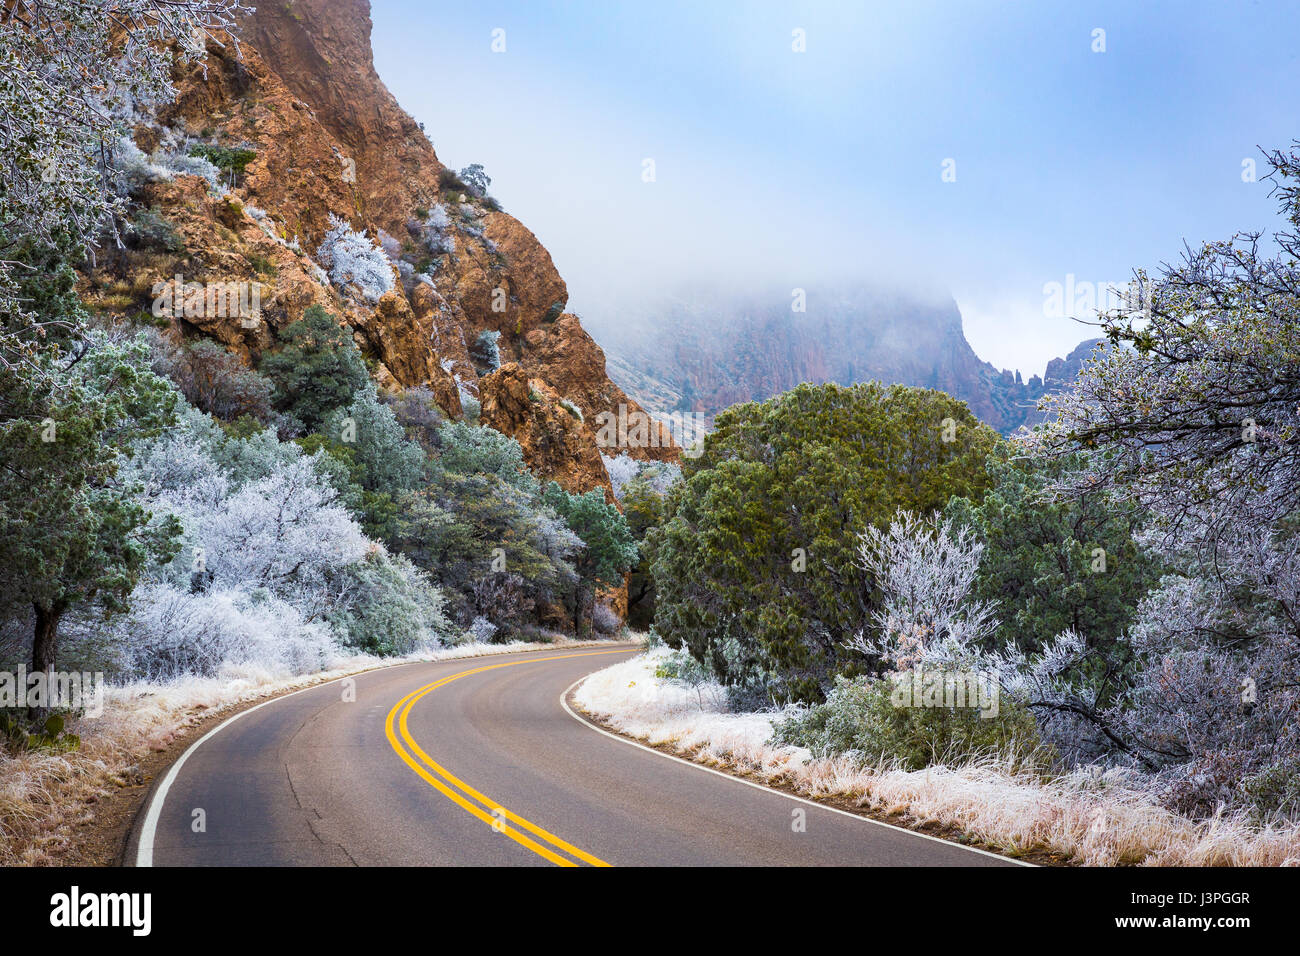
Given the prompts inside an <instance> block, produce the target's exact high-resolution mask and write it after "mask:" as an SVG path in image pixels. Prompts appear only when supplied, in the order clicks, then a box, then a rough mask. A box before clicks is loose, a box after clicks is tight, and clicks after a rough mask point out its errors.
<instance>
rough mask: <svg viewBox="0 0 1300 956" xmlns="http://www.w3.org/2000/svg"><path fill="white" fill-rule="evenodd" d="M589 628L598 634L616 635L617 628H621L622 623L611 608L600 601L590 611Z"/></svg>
mask: <svg viewBox="0 0 1300 956" xmlns="http://www.w3.org/2000/svg"><path fill="white" fill-rule="evenodd" d="M591 626H592V627H594V628H595V629H596V632H597V633H598V634H605V635H610V634H617V633H618V632H619V628H621V627H622V626H623V621H622V620H621V619H620V618H619V616H618V614H617V613H616V612H615V611H614V609H613V608H612V607H610V606H609V605H608V604H606V603H605V602H604V601H601V602H599V603H597V604H596V606H595V608H594V609H593V610H592V614H591Z"/></svg>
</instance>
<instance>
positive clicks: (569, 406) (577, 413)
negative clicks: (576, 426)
mask: <svg viewBox="0 0 1300 956" xmlns="http://www.w3.org/2000/svg"><path fill="white" fill-rule="evenodd" d="M560 407H561V408H562V409H564V410H565V411H566V412H568V413H569V414H570V415H572V416H573V417H574V418H576V419H577V420H578V421H583V417H582V409H581V408H579V407H578V406H577V405H575V404H574V403H573V402H571V401H570V400H569V399H567V398H562V399H560Z"/></svg>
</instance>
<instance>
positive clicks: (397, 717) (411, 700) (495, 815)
mask: <svg viewBox="0 0 1300 956" xmlns="http://www.w3.org/2000/svg"><path fill="white" fill-rule="evenodd" d="M624 653H627V651H626V650H619V651H593V652H591V653H586V654H559V655H556V656H554V657H537V658H530V659H528V660H523V661H507V662H506V663H504V664H489V665H486V666H484V667H476V668H473V669H471V670H467V671H460V672H458V673H456V674H452V675H450V676H448V677H443V678H441V679H439V680H436V681H434V682H433V683H431V684H426V685H425V686H424V687H421V688H419V689H417V690H414V691H412V692H411V693H409V694H407V695H406V696H405V697H403V698H402V699H401V700H399V701H398V702H397V703H396V704H395V705H394V706H393V709H392V710H390V711H389V712H388V717H387V719H386V721H385V724H384V733H385V735H386V736H387V737H388V742H389V744H390V745H391V746H392V748H393V750H394V751H396V753H397V755H398V756H399V757H401V758H402V760H403V761H405V762H406V764H407V766H409V767H410V768H411V769H412V770H414V771H415V772H416V773H417V774H419V776H420V777H421V778H422V779H423V780H424V781H425V782H426V783H428V784H429V785H430V786H431V787H433V788H434V789H435V790H437V791H438V792H439V793H441V794H442V795H443V796H445V797H446V798H447V799H449V800H451V801H452V803H455V804H456V805H457V806H459V807H461V808H462V809H463V810H465V811H466V812H467V813H469V814H471V815H472V816H475V817H477V818H478V819H480V820H482V821H483V822H484V823H486V824H488V826H490V827H492V829H493V830H495V831H497V832H498V833H502V834H504V835H505V836H508V837H510V839H512V840H514V841H515V842H516V843H518V844H520V845H521V846H524V847H527V848H528V849H529V850H532V851H533V852H534V853H536V854H537V855H538V856H541V857H543V858H545V859H547V860H549V861H550V862H552V863H554V864H556V865H557V866H578V865H579V864H577V863H575V862H573V860H570V859H566V858H565V857H563V856H560V855H559V854H557V853H555V852H553V851H552V850H551V849H550V848H549V847H546V846H543V845H542V844H540V843H538V842H537V841H536V840H533V839H532V838H531V837H529V836H528V835H527V834H526V833H523V832H520V830H519V829H515V828H514V827H511V826H509V825H508V824H507V823H505V822H504V820H509V821H511V822H512V823H514V824H515V825H516V826H517V827H519V828H521V829H522V830H524V831H527V833H531V834H532V835H533V836H535V837H538V838H540V839H541V840H544V841H546V842H547V843H550V844H551V846H552V847H554V848H555V849H558V850H561V851H563V852H564V853H568V854H569V855H570V856H572V857H575V858H577V859H578V860H581V861H583V862H585V863H589V864H591V865H592V866H609V865H610V864H609V863H606V862H605V861H604V860H602V859H600V858H599V857H596V856H592V855H591V854H590V853H587V852H585V851H583V850H579V849H578V848H577V847H575V846H573V845H572V844H570V843H567V842H565V841H564V840H561V839H560V838H559V837H557V836H555V835H554V834H553V833H550V832H548V831H546V830H544V829H542V828H541V827H539V826H537V825H536V824H535V823H532V822H530V821H528V820H525V819H524V818H523V817H521V816H519V815H518V814H516V813H514V812H512V811H510V810H508V809H506V808H505V807H503V806H501V805H500V804H499V803H497V802H496V801H495V800H493V799H491V798H490V797H486V796H484V795H483V794H481V793H479V792H478V791H477V790H475V789H474V788H473V787H471V786H470V785H469V784H467V783H465V781H463V780H461V779H460V778H459V777H456V776H455V775H454V774H452V773H451V772H450V771H448V770H447V769H446V768H445V767H443V766H441V765H440V764H438V763H437V762H436V761H435V760H434V759H433V758H432V757H430V756H429V755H428V754H427V753H425V752H424V750H423V749H422V748H421V747H420V745H419V744H418V743H416V742H415V738H414V737H412V736H411V731H410V727H409V726H408V723H407V719H408V717H409V716H410V713H411V708H413V707H414V706H415V705H416V704H417V703H419V702H420V701H421V700H422V699H423V698H424V697H426V696H427V695H428V694H430V693H432V692H433V691H435V690H437V689H438V688H439V687H443V686H445V685H447V684H450V683H451V682H452V681H454V680H460V678H462V677H469V676H470V675H471V674H481V673H483V672H484V671H491V670H497V669H498V668H501V667H517V666H518V665H520V664H542V663H545V662H546V661H559V660H568V659H570V658H574V657H599V656H601V655H604V654H624ZM394 727H396V732H395V731H394ZM399 735H400V738H401V739H400V741H399V739H398V738H399ZM403 742H404V743H405V744H406V746H405V747H403V746H402V743H403ZM407 748H409V752H408V750H407ZM453 787H456V788H459V790H460V791H462V793H463V794H464V795H462V793H457V792H456V790H454V789H452V788H453ZM466 796H468V797H470V798H471V799H473V800H476V801H478V803H480V804H482V807H480V806H476V805H475V804H474V803H471V802H470V800H467V799H466ZM483 807H486V808H487V810H486V811H485V810H484V809H483ZM488 811H491V812H488ZM503 818H504V819H503Z"/></svg>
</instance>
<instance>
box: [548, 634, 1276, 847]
mask: <svg viewBox="0 0 1300 956" xmlns="http://www.w3.org/2000/svg"><path fill="white" fill-rule="evenodd" d="M658 659H659V656H658V653H656V652H652V653H651V654H648V655H645V656H642V657H637V658H634V659H632V660H630V661H626V662H622V663H619V664H615V665H614V666H613V667H609V668H606V669H605V670H603V671H600V672H598V673H596V674H593V675H592V676H591V677H589V678H588V679H587V680H586V681H585V682H584V683H583V684H582V685H581V686H580V687H579V688H578V690H577V692H576V693H575V695H574V699H575V702H576V703H577V704H578V705H579V706H580V707H581V708H582V709H583V710H585V711H586V712H587V713H589V714H591V715H592V716H593V717H596V718H598V719H600V720H602V721H604V722H605V723H606V724H608V725H609V726H611V727H612V728H614V729H615V730H618V731H620V732H621V733H624V734H627V735H629V736H631V737H635V738H637V739H639V740H644V741H646V742H647V743H650V744H653V745H656V746H664V745H666V746H668V747H669V748H671V749H674V750H676V751H677V752H679V753H681V754H683V755H684V756H688V757H690V758H691V759H693V760H696V761H697V762H700V763H704V764H707V765H710V766H714V767H717V768H719V769H730V770H739V771H743V772H745V773H746V774H749V775H752V776H754V777H757V778H760V779H763V780H767V781H768V782H771V783H780V784H783V785H786V786H790V787H792V788H793V789H795V790H796V791H797V792H799V793H801V794H804V795H806V796H809V797H813V798H817V797H836V798H841V799H847V800H850V801H852V802H854V803H856V804H857V805H859V806H862V807H867V808H871V809H873V810H877V811H883V812H885V813H889V814H891V815H897V816H898V817H899V819H900V822H903V823H911V824H914V825H919V824H926V823H936V824H939V825H942V826H945V827H956V828H959V829H960V830H962V831H963V832H964V833H966V834H967V835H969V836H970V837H972V838H974V839H976V840H978V841H979V842H980V843H982V844H984V845H986V846H990V847H994V848H996V849H999V850H1001V851H1002V852H1004V853H1007V854H1010V855H1014V856H1019V855H1023V854H1025V853H1027V852H1046V853H1049V854H1052V855H1054V856H1056V857H1058V858H1061V859H1065V860H1068V861H1070V862H1072V863H1075V864H1080V865H1084V866H1116V865H1143V866H1290V865H1300V826H1297V825H1275V826H1271V827H1267V828H1260V827H1253V826H1251V825H1250V824H1248V823H1247V822H1246V821H1245V820H1244V819H1240V818H1229V817H1218V818H1215V819H1211V820H1202V821H1196V820H1191V819H1188V818H1186V817H1183V816H1179V815H1178V814H1175V813H1172V812H1170V811H1169V810H1167V809H1165V808H1164V807H1162V806H1160V805H1159V804H1158V803H1156V802H1155V800H1154V799H1152V797H1151V796H1150V795H1149V794H1148V793H1147V792H1146V790H1145V789H1144V786H1143V784H1144V781H1143V778H1142V777H1141V775H1140V774H1135V773H1131V772H1118V771H1109V772H1106V773H1102V772H1101V771H1100V770H1099V769H1098V768H1092V769H1087V768H1085V769H1081V770H1078V771H1075V772H1074V773H1072V774H1070V775H1068V776H1064V777H1053V778H1044V777H1041V776H1038V775H1034V774H1029V773H1024V772H1020V773H1017V772H1014V771H1009V770H1008V769H1007V768H1006V767H1004V766H1001V765H999V764H998V763H997V762H995V761H990V762H986V763H982V764H972V765H967V766H961V767H931V768H929V769H926V770H922V771H905V770H899V769H897V768H892V767H861V766H858V765H857V764H855V763H853V762H852V761H849V760H845V759H813V758H812V757H811V755H810V754H809V752H808V751H807V750H805V749H804V748H800V747H789V746H776V745H772V744H770V743H768V740H769V739H770V737H771V732H772V721H773V719H774V717H775V716H777V715H772V714H730V713H726V712H724V709H723V706H722V698H721V695H720V694H719V693H717V689H710V688H705V689H703V691H702V692H698V693H697V691H696V690H692V689H688V688H684V687H680V686H676V685H673V684H669V683H667V682H664V681H661V680H658V679H657V678H656V677H655V676H654V670H655V666H656V663H657V661H658Z"/></svg>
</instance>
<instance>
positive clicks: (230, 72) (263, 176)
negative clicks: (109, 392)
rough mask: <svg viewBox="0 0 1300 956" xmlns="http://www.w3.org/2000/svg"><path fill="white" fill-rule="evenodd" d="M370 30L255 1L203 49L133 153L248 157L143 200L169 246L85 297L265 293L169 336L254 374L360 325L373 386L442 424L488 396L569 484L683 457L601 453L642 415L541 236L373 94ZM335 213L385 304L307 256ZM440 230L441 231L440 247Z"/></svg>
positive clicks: (106, 302)
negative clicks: (426, 400) (571, 310)
mask: <svg viewBox="0 0 1300 956" xmlns="http://www.w3.org/2000/svg"><path fill="white" fill-rule="evenodd" d="M370 30H371V21H370V7H369V3H368V2H367V0H293V2H289V3H283V4H266V5H259V6H258V9H257V11H256V13H255V14H253V15H252V16H251V17H250V18H249V20H248V21H247V23H245V24H244V26H243V29H242V31H241V35H240V42H239V43H238V44H236V43H235V42H233V41H229V40H227V42H225V43H224V44H219V43H216V42H212V43H210V44H209V47H208V53H209V56H208V59H207V62H206V63H205V64H204V65H203V66H202V67H196V68H194V69H193V70H192V71H190V72H189V73H187V74H185V75H183V76H180V77H178V78H177V88H178V91H179V95H178V98H177V100H176V102H175V103H173V104H171V105H169V106H168V107H166V108H165V109H163V110H162V111H161V112H160V113H158V115H156V116H153V117H149V118H145V119H142V120H141V123H140V125H139V126H138V127H137V129H136V130H135V135H134V139H135V142H136V144H137V145H138V146H139V147H140V148H141V149H142V150H143V151H144V152H146V153H150V152H153V151H154V150H157V149H160V148H166V147H167V145H168V144H169V143H170V144H173V146H174V144H176V143H177V142H180V143H182V144H193V143H199V144H203V147H204V148H209V147H210V148H212V149H237V150H242V151H244V152H245V155H246V156H247V157H249V158H247V160H246V162H244V163H242V164H240V167H239V168H238V170H237V171H232V172H230V174H229V176H228V180H227V181H225V182H223V183H222V185H221V188H220V189H218V190H213V189H211V188H209V183H208V182H207V181H206V180H204V179H203V178H201V177H200V176H193V175H176V176H174V177H172V178H171V179H170V180H169V181H156V182H152V183H150V184H149V185H148V186H147V187H145V190H144V197H145V198H144V202H145V204H146V205H147V207H148V208H149V210H150V213H149V215H150V216H151V217H152V219H151V220H150V221H151V222H155V221H156V222H157V223H158V224H159V227H158V231H159V233H160V235H156V236H151V237H150V236H146V237H145V238H144V239H142V240H140V241H137V242H133V243H129V246H130V248H128V249H127V250H126V251H125V252H123V253H121V254H114V255H111V256H110V257H109V260H108V261H107V262H106V263H104V264H103V267H102V268H100V269H98V270H97V271H96V272H95V273H94V274H93V275H92V276H91V277H90V279H89V281H88V283H87V288H86V297H87V299H88V300H89V301H91V302H92V303H93V304H95V305H96V306H97V307H99V308H101V309H105V310H109V311H115V312H120V313H131V314H134V313H138V312H141V311H145V310H148V309H150V308H151V305H152V302H153V301H154V300H155V299H156V298H157V295H158V293H157V291H156V290H157V288H158V286H159V285H160V284H163V285H165V284H167V283H172V284H177V285H184V284H188V283H204V284H206V283H230V282H249V283H257V284H258V285H259V286H260V292H261V301H260V312H259V314H258V316H257V317H256V320H255V321H250V320H249V317H248V316H245V315H228V314H227V315H222V314H213V313H212V311H211V310H207V311H203V312H201V313H198V314H194V315H189V314H186V313H184V311H183V310H182V312H181V314H179V315H176V317H175V319H174V320H173V325H174V327H175V329H176V330H177V331H178V332H179V333H181V334H184V335H205V336H210V337H212V338H214V339H217V340H219V341H221V342H223V343H224V344H225V345H227V346H228V347H230V348H231V349H232V350H234V351H235V352H237V353H238V354H240V355H241V356H243V357H244V358H245V359H247V360H248V361H250V362H255V361H257V360H258V359H259V357H260V356H261V355H262V354H263V353H264V352H266V351H267V350H269V349H274V348H275V347H276V342H277V333H278V332H279V331H280V330H282V329H283V328H284V327H285V326H286V325H287V324H289V323H290V322H293V321H295V320H297V319H299V318H301V317H302V315H303V312H304V311H305V310H306V309H307V308H309V307H310V306H312V305H323V306H325V307H326V308H328V309H329V310H330V311H331V312H332V313H334V314H336V315H337V316H339V317H340V321H342V322H343V323H345V324H346V325H347V326H348V327H349V328H350V329H351V330H352V331H353V334H354V338H355V339H356V341H357V343H358V345H359V346H360V347H361V348H362V350H363V352H364V354H366V355H367V356H368V357H369V358H370V359H371V360H372V363H373V366H374V368H375V370H376V377H377V379H378V380H379V382H380V383H381V384H384V385H392V386H401V387H409V386H428V387H429V388H431V389H432V391H433V393H434V395H435V396H436V397H437V399H438V401H439V403H440V404H441V405H442V406H443V409H444V411H446V412H447V413H448V414H450V415H453V416H459V415H460V414H462V401H468V400H470V399H475V400H478V401H480V402H481V403H482V405H483V408H484V421H485V422H486V423H488V424H492V425H493V426H494V427H498V428H500V429H501V430H502V431H505V432H507V433H508V434H511V435H512V436H514V437H517V438H519V440H520V443H521V445H523V447H524V450H525V453H526V455H527V456H528V461H529V463H530V465H531V466H532V467H534V468H535V469H536V470H537V471H538V473H539V474H540V475H541V476H542V477H544V478H555V479H557V480H558V481H560V483H561V484H562V485H564V486H565V487H566V488H569V489H570V490H575V491H582V490H587V489H589V488H594V487H604V488H606V489H608V488H609V478H608V475H607V474H606V473H605V468H604V464H603V462H602V460H601V452H602V451H604V453H605V454H608V455H615V454H618V453H619V452H620V451H622V450H626V451H628V452H629V453H630V454H632V455H633V456H634V457H639V458H648V457H656V458H668V459H672V458H674V457H675V456H676V455H677V453H678V452H677V449H676V448H675V447H671V442H668V441H665V442H662V443H659V442H656V443H655V444H656V445H668V446H669V447H651V448H628V449H619V448H606V449H600V448H598V447H597V445H596V436H595V432H594V431H593V428H592V427H591V425H590V424H588V423H592V422H594V421H595V420H596V419H597V417H598V416H600V415H601V413H611V414H617V413H618V411H619V408H620V406H623V407H624V408H625V410H627V409H630V410H633V411H635V412H641V409H640V406H639V405H637V404H636V403H635V402H634V401H632V400H631V399H629V398H628V397H627V395H626V394H624V392H623V391H622V390H621V389H620V388H619V387H618V386H616V385H615V384H614V383H613V382H611V381H610V379H609V377H608V375H607V374H606V371H605V357H604V353H603V352H602V351H601V350H600V348H599V347H598V346H597V345H596V344H595V342H594V341H592V339H591V337H590V336H589V335H587V333H586V332H585V331H584V330H583V329H582V327H581V325H580V323H579V321H578V319H577V318H576V317H575V316H572V315H566V314H564V307H565V304H566V303H567V301H568V289H567V287H566V286H565V283H564V280H563V279H562V278H561V277H560V275H559V273H558V271H557V270H556V268H555V265H554V263H553V262H552V261H551V257H550V254H549V253H548V252H547V251H546V249H545V248H544V247H543V246H542V244H541V243H540V242H539V241H538V240H537V237H536V236H534V235H533V233H532V232H531V231H529V230H528V228H527V227H525V226H524V225H523V224H522V223H520V222H519V221H518V220H516V219H514V218H513V217H512V216H510V215H508V214H507V213H505V212H504V211H501V209H500V207H499V206H498V205H497V204H496V203H495V201H493V200H491V199H490V198H489V197H487V196H485V195H481V194H479V193H477V192H475V191H474V190H473V189H472V188H467V187H466V184H465V183H463V182H461V181H460V180H459V178H458V177H457V175H456V174H455V173H454V172H453V171H451V170H449V169H447V168H446V167H444V166H443V164H442V163H441V162H440V161H439V159H438V157H437V154H436V152H435V151H434V148H433V146H432V144H431V142H430V141H429V138H428V137H427V136H426V135H425V134H424V131H423V130H422V128H421V127H420V125H419V124H418V123H417V122H416V121H415V120H414V119H413V118H412V117H411V116H409V115H408V114H407V113H406V112H405V111H404V110H402V108H401V107H400V106H399V105H398V103H397V102H396V100H395V99H394V98H393V96H392V94H391V93H390V92H389V91H388V90H387V88H386V87H385V86H384V84H383V82H382V81H381V80H380V78H379V76H378V74H377V73H376V72H375V68H374V62H373V57H372V53H371V47H370ZM272 53H273V55H271V54H272ZM186 148H190V147H188V145H187V147H186ZM227 188H228V191H227V192H225V194H224V195H217V194H216V193H217V192H220V191H222V190H225V189H227ZM332 216H333V217H338V219H341V220H344V221H346V222H347V223H348V224H350V226H351V227H352V228H354V229H356V230H358V231H360V230H365V231H366V233H367V235H368V236H369V237H372V238H378V239H380V240H381V241H382V245H383V247H384V250H385V252H386V253H387V256H388V259H389V264H390V265H391V267H392V278H393V282H392V288H391V290H389V291H384V292H383V293H382V294H379V295H375V296H372V297H366V296H362V295H357V294H355V292H356V290H355V289H348V288H345V289H340V288H336V287H334V286H332V285H331V283H330V282H329V280H328V278H327V276H326V275H325V274H324V273H323V272H322V270H321V268H320V267H319V265H318V263H317V262H316V261H315V259H316V258H317V249H318V247H319V246H320V244H321V242H322V240H323V239H324V237H325V234H326V232H327V231H328V230H329V229H330V228H331V217H332ZM431 216H432V217H438V216H445V217H446V218H447V220H448V223H447V224H446V225H445V226H444V227H443V228H442V232H441V233H439V235H441V236H442V239H440V240H439V242H438V243H432V242H431V241H430V226H429V223H430V221H431ZM177 276H179V277H180V282H179V283H178V282H177V280H176V277H177ZM484 333H498V336H499V337H498V338H497V346H498V349H499V352H500V357H501V361H502V362H504V363H506V365H507V368H503V369H502V370H501V371H500V372H497V373H495V374H486V373H489V372H490V371H491V368H490V367H485V366H484V364H483V363H482V362H481V361H479V360H477V358H476V356H475V354H474V347H475V343H476V342H478V341H479V340H480V337H481V336H483V334H484ZM481 376H483V377H481ZM521 382H523V383H525V384H527V385H528V387H529V388H531V389H532V390H533V391H534V392H535V393H537V394H541V395H543V396H545V398H546V407H547V409H549V412H548V413H546V414H540V415H539V414H534V411H535V410H534V409H532V408H531V407H527V408H525V407H523V406H520V405H519V403H518V399H519V391H520V387H521V386H520V383H521ZM562 402H569V403H571V404H572V405H573V407H574V408H576V409H577V410H578V411H579V414H580V415H581V416H582V418H583V419H584V421H578V420H577V419H576V418H575V417H574V416H573V415H572V414H570V413H569V412H568V411H565V410H564V405H563V404H562ZM525 413H527V414H525ZM575 424H576V426H577V427H576V428H575V427H574V425H575ZM548 429H555V432H554V434H551V433H549V432H548Z"/></svg>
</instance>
